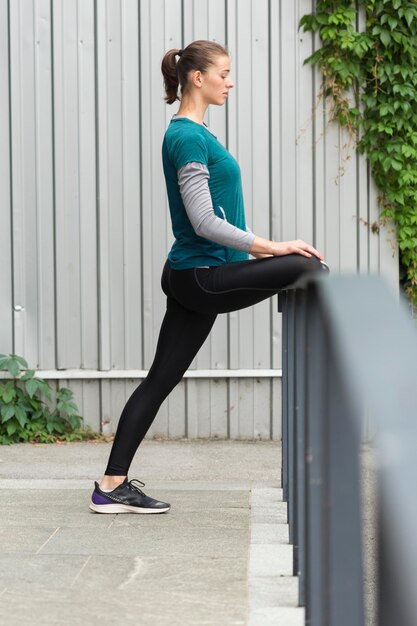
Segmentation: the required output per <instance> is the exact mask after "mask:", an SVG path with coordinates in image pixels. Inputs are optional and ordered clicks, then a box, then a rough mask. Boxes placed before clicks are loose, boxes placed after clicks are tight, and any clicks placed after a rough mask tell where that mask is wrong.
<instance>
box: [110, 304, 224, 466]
mask: <svg viewBox="0 0 417 626" xmlns="http://www.w3.org/2000/svg"><path fill="white" fill-rule="evenodd" d="M215 319H216V315H215V314H209V315H204V314H202V313H195V312H193V311H189V310H188V309H185V308H184V307H183V306H181V305H180V304H179V303H178V302H176V301H175V300H174V299H173V298H169V297H168V299H167V310H166V313H165V317H164V320H163V322H162V326H161V331H160V334H159V339H158V344H157V348H156V353H155V358H154V361H153V363H152V367H151V369H150V370H149V373H148V375H147V377H146V378H145V380H144V381H143V382H142V383H141V384H140V385H139V387H138V388H137V389H136V390H135V391H134V392H133V394H132V395H131V396H130V398H129V400H128V401H127V403H126V406H125V407H124V409H123V412H122V414H121V417H120V421H119V425H118V427H117V432H116V436H115V439H114V442H113V447H112V450H111V453H110V458H109V462H108V465H107V469H106V472H105V474H106V475H107V476H126V475H127V473H128V469H129V466H130V464H131V462H132V459H133V456H134V454H135V452H136V450H137V448H138V446H139V444H140V443H141V441H142V439H143V438H144V436H145V434H146V433H147V431H148V429H149V427H150V426H151V424H152V422H153V420H154V418H155V416H156V414H157V412H158V409H159V407H160V405H161V404H162V402H163V400H165V398H166V397H167V396H168V394H169V393H170V392H171V391H172V389H173V388H174V387H175V386H176V385H177V384H178V383H179V382H180V380H181V379H182V377H183V375H184V373H185V371H186V370H187V369H188V367H189V366H190V364H191V362H192V360H193V359H194V357H195V355H196V354H197V352H198V351H199V349H200V348H201V346H202V345H203V343H204V341H205V339H206V338H207V336H208V334H209V333H210V330H211V328H212V326H213V324H214V321H215Z"/></svg>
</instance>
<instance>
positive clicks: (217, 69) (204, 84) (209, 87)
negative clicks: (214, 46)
mask: <svg viewBox="0 0 417 626" xmlns="http://www.w3.org/2000/svg"><path fill="white" fill-rule="evenodd" d="M232 87H234V83H233V82H232V80H231V78H230V58H229V57H228V56H227V55H226V56H218V57H216V58H215V61H214V63H213V65H211V66H210V67H209V69H208V70H207V72H205V73H204V74H201V95H202V96H203V98H204V100H205V101H206V102H207V104H217V105H221V104H224V103H225V102H226V100H227V96H228V93H229V90H230V89H232Z"/></svg>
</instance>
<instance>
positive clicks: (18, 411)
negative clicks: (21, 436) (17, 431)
mask: <svg viewBox="0 0 417 626" xmlns="http://www.w3.org/2000/svg"><path fill="white" fill-rule="evenodd" d="M15 417H16V419H17V421H18V422H19V424H20V426H21V427H22V428H24V427H25V424H26V422H27V415H26V411H24V409H23V408H22V407H21V406H19V405H18V404H16V405H15Z"/></svg>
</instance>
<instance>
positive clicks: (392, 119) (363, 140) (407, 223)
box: [300, 0, 417, 305]
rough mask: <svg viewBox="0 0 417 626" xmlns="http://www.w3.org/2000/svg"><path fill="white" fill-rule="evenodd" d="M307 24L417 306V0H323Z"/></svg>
mask: <svg viewBox="0 0 417 626" xmlns="http://www.w3.org/2000/svg"><path fill="white" fill-rule="evenodd" d="M360 16H363V17H364V20H365V22H366V24H365V29H364V30H361V32H359V31H358V28H357V26H358V20H359V17H360ZM300 26H301V27H302V28H303V29H304V30H305V31H313V32H318V33H319V35H320V39H321V45H319V47H318V49H317V50H315V52H314V53H313V54H312V55H311V56H310V57H309V58H308V59H306V62H309V63H312V64H313V65H317V66H318V67H319V68H320V69H321V71H322V75H323V88H322V92H321V95H322V96H324V97H325V98H326V99H327V98H328V99H329V100H330V102H331V103H333V110H332V120H335V121H338V122H339V124H340V125H341V126H343V127H345V128H347V129H348V130H349V131H350V133H351V134H352V135H353V136H355V137H356V138H357V140H358V141H357V147H358V150H359V151H360V152H362V153H364V154H366V156H367V158H368V160H369V163H370V166H371V170H372V174H373V177H374V180H375V182H376V184H377V186H378V188H379V190H380V192H381V194H380V198H379V200H380V208H381V218H382V221H384V220H386V218H389V219H392V220H394V222H395V225H396V233H397V241H398V247H399V254H400V263H401V279H402V283H403V286H404V288H405V291H406V293H407V294H408V295H409V296H410V300H411V302H412V303H413V304H414V305H417V3H416V2H415V0H414V1H413V2H410V1H407V0H316V2H315V10H314V12H313V13H311V14H309V15H304V16H303V17H302V18H301V21H300ZM350 96H353V101H352V98H351V97H350Z"/></svg>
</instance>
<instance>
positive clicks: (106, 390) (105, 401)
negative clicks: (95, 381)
mask: <svg viewBox="0 0 417 626" xmlns="http://www.w3.org/2000/svg"><path fill="white" fill-rule="evenodd" d="M99 384H100V401H101V414H100V422H101V426H102V428H103V425H105V426H106V427H108V426H109V427H110V429H111V431H112V432H116V429H117V424H118V423H119V417H120V415H119V414H117V415H113V414H112V407H111V381H110V380H106V379H103V380H100V381H99Z"/></svg>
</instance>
